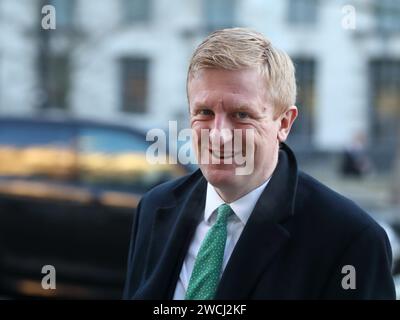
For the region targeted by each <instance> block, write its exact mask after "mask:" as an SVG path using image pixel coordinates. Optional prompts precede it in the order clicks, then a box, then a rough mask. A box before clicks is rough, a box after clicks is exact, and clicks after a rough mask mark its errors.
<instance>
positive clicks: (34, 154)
mask: <svg viewBox="0 0 400 320" xmlns="http://www.w3.org/2000/svg"><path fill="white" fill-rule="evenodd" d="M73 141H74V136H73V129H72V128H71V127H69V126H66V125H63V124H46V123H30V122H26V123H25V122H5V123H1V125H0V176H1V177H23V178H32V179H54V180H70V179H73V178H74V176H75V174H76V165H75V154H74V150H73Z"/></svg>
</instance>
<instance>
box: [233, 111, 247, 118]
mask: <svg viewBox="0 0 400 320" xmlns="http://www.w3.org/2000/svg"><path fill="white" fill-rule="evenodd" d="M248 117H249V114H248V113H247V112H236V113H235V118H237V119H247V118H248Z"/></svg>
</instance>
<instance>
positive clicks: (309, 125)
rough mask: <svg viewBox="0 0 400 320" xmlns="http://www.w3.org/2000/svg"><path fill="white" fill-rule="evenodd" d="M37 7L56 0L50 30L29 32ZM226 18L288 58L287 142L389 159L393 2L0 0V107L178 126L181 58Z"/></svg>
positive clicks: (399, 62) (396, 40)
mask: <svg viewBox="0 0 400 320" xmlns="http://www.w3.org/2000/svg"><path fill="white" fill-rule="evenodd" d="M46 4H51V5H54V6H55V8H56V29H55V30H43V29H42V28H41V23H40V22H41V19H42V18H43V17H44V14H42V13H41V9H42V7H43V6H44V5H46ZM231 26H246V27H251V28H254V29H255V30H258V31H261V32H263V33H264V34H265V35H266V36H267V37H268V38H269V39H270V40H271V41H272V43H273V44H274V45H275V46H277V47H279V48H281V49H283V50H285V51H286V52H288V53H289V55H290V56H291V57H292V58H293V60H294V62H295V65H296V76H297V82H298V91H299V92H298V99H297V105H298V107H299V109H300V116H299V119H298V120H297V121H296V123H295V126H294V128H293V131H292V134H291V142H292V143H293V144H294V145H295V146H296V148H297V149H298V150H309V151H310V150H311V151H324V152H337V151H340V150H342V149H343V148H345V147H346V146H347V145H348V144H349V143H351V142H352V141H353V139H355V138H356V137H359V136H363V137H365V139H366V141H367V142H368V143H369V145H370V146H373V148H370V149H371V151H372V152H375V153H376V154H379V155H380V156H382V157H383V158H385V157H386V156H389V155H391V153H392V151H393V149H394V145H395V143H396V139H395V138H396V136H395V135H394V134H393V133H394V132H396V130H398V129H397V128H396V126H397V123H398V119H399V118H400V116H399V109H400V90H399V89H400V1H396V0H347V1H346V0H324V1H322V0H284V1H272V0H186V1H178V0H102V1H95V0H18V1H15V0H0V115H5V114H7V115H8V114H23V115H26V114H29V115H30V114H31V115H41V114H49V113H60V114H62V115H67V116H73V117H82V118H92V119H93V118H95V119H106V120H112V121H115V122H124V123H128V124H130V125H132V126H138V127H144V128H149V127H156V126H159V127H166V126H167V124H168V120H176V119H180V120H181V126H182V127H184V126H187V125H188V122H187V119H186V118H187V108H188V106H187V101H186V92H185V89H186V88H185V82H186V72H187V67H188V61H189V58H190V55H191V53H192V52H193V50H194V48H195V47H196V45H197V44H198V43H199V42H200V41H201V40H202V39H203V38H204V37H205V35H206V34H208V33H209V32H210V31H212V30H215V29H219V28H223V27H231ZM396 119H397V120H396ZM397 132H399V131H397Z"/></svg>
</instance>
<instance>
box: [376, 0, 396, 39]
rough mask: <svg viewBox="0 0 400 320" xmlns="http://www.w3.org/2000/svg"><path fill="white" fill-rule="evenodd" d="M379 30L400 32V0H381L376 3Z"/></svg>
mask: <svg viewBox="0 0 400 320" xmlns="http://www.w3.org/2000/svg"><path fill="white" fill-rule="evenodd" d="M375 13H376V22H377V26H378V30H379V31H381V32H384V33H391V32H400V1H399V0H379V1H377V2H376V5H375Z"/></svg>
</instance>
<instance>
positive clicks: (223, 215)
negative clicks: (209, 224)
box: [216, 203, 233, 224]
mask: <svg viewBox="0 0 400 320" xmlns="http://www.w3.org/2000/svg"><path fill="white" fill-rule="evenodd" d="M232 213H233V210H232V208H231V207H230V206H229V205H228V204H226V203H224V204H221V205H220V206H219V207H218V214H217V222H216V223H223V224H226V221H227V220H228V217H229V216H230V215H231V214H232Z"/></svg>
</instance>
